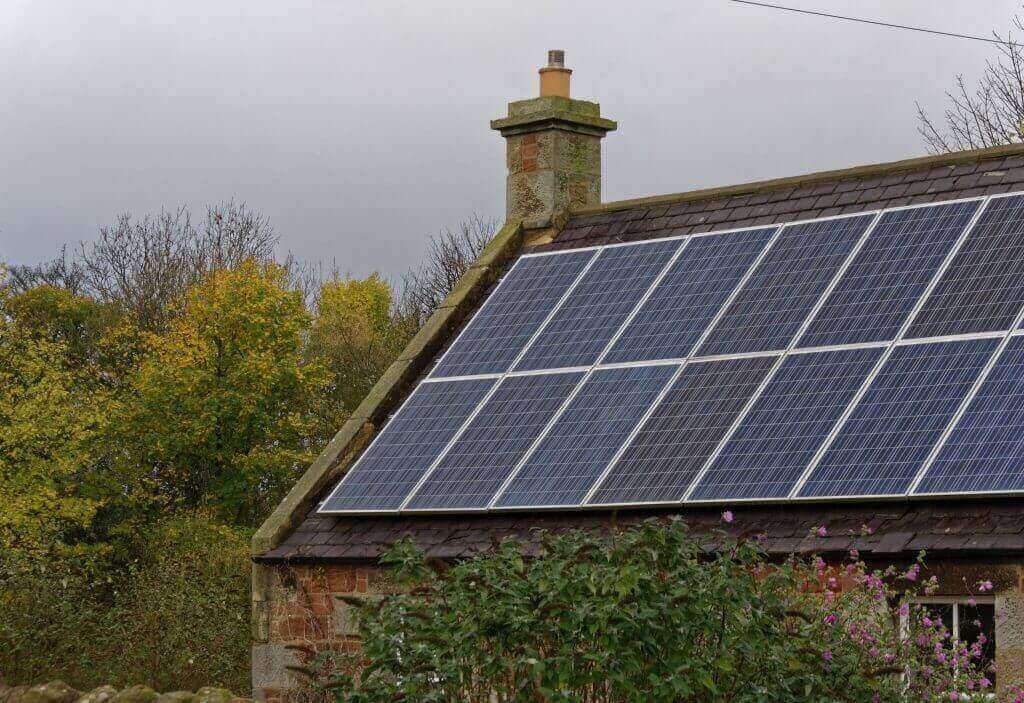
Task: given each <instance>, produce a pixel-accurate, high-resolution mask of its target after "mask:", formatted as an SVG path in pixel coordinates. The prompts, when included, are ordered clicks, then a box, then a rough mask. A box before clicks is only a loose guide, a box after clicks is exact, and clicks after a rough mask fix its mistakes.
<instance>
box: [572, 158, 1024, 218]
mask: <svg viewBox="0 0 1024 703" xmlns="http://www.w3.org/2000/svg"><path fill="white" fill-rule="evenodd" d="M1021 155H1024V144H1006V145H1003V146H996V147H989V148H987V149H972V150H970V151H956V152H952V153H949V154H936V155H933V156H921V157H917V158H913V159H903V160H900V161H889V162H885V163H880V164H868V165H864V166H854V167H852V168H844V169H834V170H831V171H818V172H815V173H808V174H804V175H800V176H789V177H786V178H774V179H769V180H765V181H753V182H751V183H741V184H738V185H731V186H722V187H715V188H702V189H699V190H691V191H686V192H683V193H670V194H667V195H653V196H649V197H645V198H632V199H629V200H616V201H613V202H609V203H602V204H600V205H595V206H592V207H586V208H579V209H574V210H572V212H571V213H570V214H571V215H572V216H577V215H592V214H598V213H603V212H615V211H618V210H628V209H631V208H635V207H653V206H657V205H671V204H675V203H683V202H689V201H695V200H712V199H719V198H728V197H737V196H742V195H752V194H756V193H765V192H769V191H777V190H784V189H787V188H797V187H803V186H811V185H815V184H817V183H824V182H828V181H844V180H859V179H864V178H876V177H877V178H882V177H884V176H887V175H890V174H893V173H899V172H901V171H918V170H924V169H928V168H939V167H942V166H950V167H955V166H960V165H963V164H971V163H975V162H979V161H988V160H991V159H998V158H1004V157H1007V156H1021Z"/></svg>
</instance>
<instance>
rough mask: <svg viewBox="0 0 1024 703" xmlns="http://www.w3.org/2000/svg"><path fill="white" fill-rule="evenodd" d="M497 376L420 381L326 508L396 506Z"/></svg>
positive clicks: (395, 507) (355, 508) (386, 507)
mask: <svg viewBox="0 0 1024 703" xmlns="http://www.w3.org/2000/svg"><path fill="white" fill-rule="evenodd" d="M494 383H495V380H494V379H484V380H464V381H438V382H437V383H422V384H420V386H419V387H418V388H417V389H416V391H415V392H414V393H413V394H412V395H411V396H409V400H408V401H407V402H406V403H405V405H403V406H402V408H401V409H400V410H399V411H398V413H396V414H395V416H394V417H393V418H391V421H390V422H388V424H387V425H385V427H384V429H383V430H382V431H381V433H380V435H379V436H378V437H377V439H376V440H375V441H374V442H373V444H372V445H371V446H370V448H369V449H367V450H366V451H365V452H364V453H363V455H362V456H361V457H360V458H359V461H357V462H356V464H355V466H353V467H352V470H351V471H349V472H348V474H347V475H346V476H345V478H344V480H343V481H342V482H341V484H340V485H339V486H338V488H337V490H335V491H334V493H333V494H331V496H330V497H329V498H328V499H327V501H325V503H324V505H323V506H322V507H321V509H322V510H397V509H398V508H399V507H400V506H401V505H402V502H403V501H404V500H405V497H406V496H407V495H408V493H409V491H411V490H412V488H413V486H414V485H416V482H417V481H418V480H419V479H420V478H421V477H422V476H423V475H424V474H425V473H426V472H427V469H429V468H430V466H431V464H433V463H434V460H435V459H437V457H438V456H439V455H440V454H441V451H442V450H443V449H444V447H445V446H446V445H447V444H448V442H449V441H450V440H451V438H452V437H454V436H455V433H456V432H457V431H458V429H459V427H461V426H462V424H463V423H464V422H465V421H466V418H467V417H469V415H470V414H471V413H472V411H473V409H474V408H475V407H476V406H477V404H478V403H479V402H480V401H481V400H482V399H483V397H484V395H486V394H487V391H488V390H490V388H491V386H493V385H494Z"/></svg>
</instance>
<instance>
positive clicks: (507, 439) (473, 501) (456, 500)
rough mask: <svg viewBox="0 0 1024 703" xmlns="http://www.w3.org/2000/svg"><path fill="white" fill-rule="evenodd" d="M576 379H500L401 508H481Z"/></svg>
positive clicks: (566, 376)
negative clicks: (432, 469) (485, 400)
mask: <svg viewBox="0 0 1024 703" xmlns="http://www.w3.org/2000/svg"><path fill="white" fill-rule="evenodd" d="M582 377H583V373H582V372H573V373H554V374H538V375H531V376H510V377H507V378H505V380H504V381H502V383H501V386H499V387H498V389H497V390H496V391H495V392H494V394H493V395H491V397H490V398H489V399H488V400H487V402H486V403H485V404H484V406H483V407H482V408H481V409H480V412H478V413H477V414H476V416H475V417H474V418H473V419H472V421H470V423H469V425H468V426H467V427H466V429H465V431H463V433H462V434H461V435H460V436H459V438H458V440H456V442H455V443H454V444H453V445H452V447H451V449H449V450H448V453H447V454H445V455H444V458H442V459H441V462H440V463H439V464H438V465H437V468H435V469H434V471H433V472H432V473H431V474H430V476H428V477H427V480H426V481H424V482H423V485H422V486H420V489H419V490H418V491H417V492H416V494H415V495H414V496H413V498H412V500H411V501H410V502H409V504H408V505H407V506H406V508H407V509H451V508H462V509H473V508H478V509H479V508H486V507H487V504H488V503H490V502H491V498H493V497H494V494H495V493H497V491H498V488H500V487H501V484H502V483H504V481H505V479H506V478H508V476H509V475H510V474H511V473H512V470H513V469H515V467H516V465H517V464H518V463H519V460H520V459H522V458H523V455H524V454H525V453H526V450H527V449H529V448H530V445H531V444H533V441H534V440H535V439H536V438H537V437H538V436H539V435H540V433H541V431H542V430H543V429H544V427H545V425H547V423H548V422H549V421H550V420H551V418H552V417H553V416H554V414H555V412H556V411H557V410H558V408H559V407H561V405H562V403H563V402H564V401H565V399H566V398H567V397H569V394H570V393H571V392H572V390H573V388H575V387H576V384H577V383H578V382H579V380H580V379H581V378H582Z"/></svg>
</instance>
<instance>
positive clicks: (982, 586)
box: [978, 581, 992, 593]
mask: <svg viewBox="0 0 1024 703" xmlns="http://www.w3.org/2000/svg"><path fill="white" fill-rule="evenodd" d="M978 590H979V591H981V592H982V593H984V592H985V591H991V590H992V582H991V581H981V582H980V583H978Z"/></svg>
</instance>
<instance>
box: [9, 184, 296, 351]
mask: <svg viewBox="0 0 1024 703" xmlns="http://www.w3.org/2000/svg"><path fill="white" fill-rule="evenodd" d="M276 244H277V235H276V234H275V233H274V229H273V227H271V225H270V222H269V220H268V219H267V218H266V217H264V216H262V215H260V214H259V213H257V212H254V211H253V210H250V209H248V208H247V207H246V206H245V204H244V203H235V202H234V201H228V202H225V203H221V204H218V205H211V206H208V207H207V208H206V216H205V219H204V222H203V225H202V227H197V226H195V225H194V224H193V222H192V215H191V213H190V212H189V211H188V210H186V209H185V208H178V209H177V210H174V211H167V210H163V211H161V212H160V213H159V214H158V215H153V216H150V215H147V216H145V217H143V218H141V219H134V218H133V217H132V216H131V215H130V214H127V213H125V214H123V215H121V216H120V217H118V219H117V223H116V224H114V225H112V226H109V227H103V228H101V229H100V231H99V237H98V239H97V240H96V241H95V242H91V243H88V244H87V243H85V242H82V243H80V244H79V246H78V249H77V251H76V252H75V253H74V255H72V256H68V254H67V252H66V251H63V250H62V252H61V255H60V256H59V257H57V258H56V259H54V260H53V261H50V262H46V263H44V264H40V265H38V266H34V267H25V266H22V267H15V268H13V269H12V271H11V274H10V278H11V282H12V284H13V285H14V286H16V287H17V288H18V289H19V290H22V291H24V290H28V289H29V288H32V287H34V286H36V285H38V284H41V283H49V284H51V285H55V286H57V287H63V288H67V289H68V290H70V291H71V292H73V293H76V294H85V295H89V296H91V297H93V298H94V299H96V300H97V301H100V302H105V303H113V304H116V305H118V306H119V307H120V308H121V309H122V310H123V311H124V312H125V313H126V314H127V315H128V316H129V317H130V318H131V319H132V321H133V322H134V323H135V324H136V325H137V326H138V327H140V328H141V329H144V330H148V331H155V332H158V331H162V330H163V329H165V327H166V324H167V322H168V321H169V320H170V319H171V317H173V316H174V315H175V314H176V312H177V309H176V307H175V306H176V304H177V303H178V302H180V301H181V300H182V299H183V297H184V294H185V291H186V290H188V289H189V288H190V287H191V286H193V285H195V284H196V283H198V282H200V281H201V280H203V279H204V278H205V277H206V276H208V275H209V274H210V273H212V272H214V271H220V270H224V269H230V268H234V267H236V266H238V265H240V264H241V263H242V262H243V261H246V260H249V259H252V260H255V261H260V262H264V263H267V262H271V261H273V260H274V248H275V246H276ZM286 263H287V267H288V268H289V270H290V271H291V270H292V269H294V270H295V273H296V276H295V278H296V279H300V278H301V270H300V267H298V266H296V265H295V264H294V262H293V261H291V260H289V261H288V262H286Z"/></svg>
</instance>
